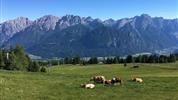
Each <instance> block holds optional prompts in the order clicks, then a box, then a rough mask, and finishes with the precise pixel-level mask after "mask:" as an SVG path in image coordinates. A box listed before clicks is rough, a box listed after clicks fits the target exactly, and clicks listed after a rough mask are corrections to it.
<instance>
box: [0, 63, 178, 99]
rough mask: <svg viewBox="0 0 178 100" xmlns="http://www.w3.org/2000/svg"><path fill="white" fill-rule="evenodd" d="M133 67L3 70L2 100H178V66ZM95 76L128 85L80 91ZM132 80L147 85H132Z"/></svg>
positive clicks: (1, 76) (66, 67)
mask: <svg viewBox="0 0 178 100" xmlns="http://www.w3.org/2000/svg"><path fill="white" fill-rule="evenodd" d="M133 65H134V64H128V65H127V67H124V66H123V65H122V64H112V65H109V64H108V65H107V64H103V65H102V64H101V65H99V64H98V65H86V66H82V65H59V66H53V67H50V68H48V69H47V70H48V72H47V73H40V72H38V73H36V72H34V73H32V72H20V71H5V70H0V100H178V63H168V64H137V65H139V68H132V66H133ZM95 75H104V76H105V77H106V78H107V79H111V78H112V77H114V76H118V77H121V78H122V79H123V81H124V83H123V84H122V85H118V86H104V85H102V84H96V87H95V88H94V89H83V88H80V84H82V83H88V82H89V80H90V78H91V77H92V76H95ZM132 77H141V78H142V79H143V81H144V82H143V83H135V82H131V81H129V80H130V79H131V78H132Z"/></svg>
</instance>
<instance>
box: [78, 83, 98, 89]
mask: <svg viewBox="0 0 178 100" xmlns="http://www.w3.org/2000/svg"><path fill="white" fill-rule="evenodd" d="M80 86H81V87H82V88H85V89H93V88H95V85H94V84H91V83H89V84H81V85H80Z"/></svg>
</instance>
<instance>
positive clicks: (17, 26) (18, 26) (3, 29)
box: [0, 17, 32, 45]
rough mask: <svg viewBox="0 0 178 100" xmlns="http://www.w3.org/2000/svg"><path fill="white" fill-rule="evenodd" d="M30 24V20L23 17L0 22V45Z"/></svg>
mask: <svg viewBox="0 0 178 100" xmlns="http://www.w3.org/2000/svg"><path fill="white" fill-rule="evenodd" d="M30 25H32V21H30V20H29V19H28V18H24V17H19V18H17V19H15V20H10V21H7V22H4V23H2V24H0V45H2V44H3V43H4V42H5V41H7V40H8V39H10V38H11V37H13V36H14V35H15V34H16V33H18V32H20V31H23V30H24V29H25V28H27V27H28V26H30Z"/></svg>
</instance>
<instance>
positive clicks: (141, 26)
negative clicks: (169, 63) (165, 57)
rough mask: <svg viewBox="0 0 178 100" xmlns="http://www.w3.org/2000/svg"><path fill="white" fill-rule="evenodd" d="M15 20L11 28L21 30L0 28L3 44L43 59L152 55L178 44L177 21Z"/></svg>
mask: <svg viewBox="0 0 178 100" xmlns="http://www.w3.org/2000/svg"><path fill="white" fill-rule="evenodd" d="M13 21H14V22H16V24H15V25H14V24H10V26H11V27H15V29H16V27H18V30H15V29H14V28H13V30H14V31H11V30H12V28H11V27H10V28H7V27H6V28H4V25H5V23H7V22H5V23H2V24H1V25H0V39H1V44H2V43H3V45H4V46H6V45H7V44H11V45H15V44H17V43H19V44H21V45H23V46H24V47H25V49H26V50H27V51H28V52H29V53H31V54H34V55H38V56H42V57H65V56H75V55H80V56H112V55H125V54H133V53H139V52H153V51H154V50H160V49H164V48H169V47H172V46H176V45H177V43H178V19H164V18H162V17H150V16H149V15H147V14H143V15H141V16H135V17H133V18H124V19H119V20H113V19H108V20H105V21H101V20H100V19H93V18H91V17H80V16H74V15H66V16H63V17H55V16H52V15H47V16H44V17H42V18H39V19H37V20H35V21H33V22H32V21H29V20H28V19H26V24H24V23H23V22H24V20H23V21H20V20H19V19H15V20H13ZM2 26H3V27H2ZM19 26H23V28H22V27H21V28H19ZM1 30H3V31H1ZM4 30H6V31H4ZM7 34H11V35H7ZM12 34H13V35H12ZM7 37H8V38H7Z"/></svg>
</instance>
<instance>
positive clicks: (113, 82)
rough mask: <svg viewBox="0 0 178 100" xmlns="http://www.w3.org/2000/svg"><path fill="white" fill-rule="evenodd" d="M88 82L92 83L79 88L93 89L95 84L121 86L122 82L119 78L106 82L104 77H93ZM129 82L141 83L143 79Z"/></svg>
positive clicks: (136, 78)
mask: <svg viewBox="0 0 178 100" xmlns="http://www.w3.org/2000/svg"><path fill="white" fill-rule="evenodd" d="M90 81H93V82H94V83H87V84H81V85H80V86H81V87H82V88H86V89H93V88H95V84H104V85H121V84H123V80H122V79H121V78H120V77H113V78H112V79H111V80H106V78H105V77H104V76H94V77H92V78H91V79H90ZM131 81H133V82H138V83H143V79H142V78H138V77H135V78H132V79H131Z"/></svg>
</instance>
